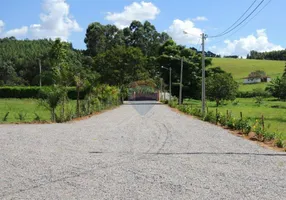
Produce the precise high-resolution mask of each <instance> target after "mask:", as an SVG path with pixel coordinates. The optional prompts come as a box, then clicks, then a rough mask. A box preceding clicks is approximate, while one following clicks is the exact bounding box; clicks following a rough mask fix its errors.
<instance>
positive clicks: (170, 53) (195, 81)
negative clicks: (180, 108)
mask: <svg viewBox="0 0 286 200" xmlns="http://www.w3.org/2000/svg"><path fill="white" fill-rule="evenodd" d="M159 55H160V56H159V57H158V59H157V62H158V71H159V72H160V73H161V74H162V76H163V79H164V82H165V83H168V84H169V71H167V70H164V69H162V68H159V67H160V66H164V67H167V68H169V67H171V68H172V85H173V88H172V95H176V96H178V95H179V82H180V72H181V59H182V58H183V61H184V62H183V64H184V67H183V72H184V73H183V86H184V87H183V96H184V97H192V98H199V97H200V91H201V90H200V80H201V74H202V72H201V69H202V68H201V54H199V53H197V52H196V51H194V50H193V49H190V48H185V47H184V46H180V45H177V44H176V43H175V42H174V41H173V40H169V41H167V42H166V43H165V44H164V45H162V46H161V47H160V49H159ZM210 64H211V60H210V59H206V67H207V66H209V65H210Z"/></svg>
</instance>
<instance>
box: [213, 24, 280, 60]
mask: <svg viewBox="0 0 286 200" xmlns="http://www.w3.org/2000/svg"><path fill="white" fill-rule="evenodd" d="M224 43H225V44H226V47H224V48H217V47H216V46H213V47H211V48H210V50H212V51H214V52H216V53H218V54H221V55H239V56H243V57H245V56H246V55H247V54H248V53H249V52H250V51H251V50H255V51H259V52H267V51H274V50H283V49H284V48H283V47H282V46H280V45H275V44H273V43H271V42H269V41H268V37H267V34H266V30H265V29H260V30H257V31H256V36H255V35H253V34H252V35H248V36H247V37H244V38H243V37H242V38H240V39H238V40H233V41H230V40H225V41H224Z"/></svg>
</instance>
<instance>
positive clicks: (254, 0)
mask: <svg viewBox="0 0 286 200" xmlns="http://www.w3.org/2000/svg"><path fill="white" fill-rule="evenodd" d="M256 1H257V0H254V1H253V2H252V4H251V5H250V6H249V7H248V8H247V10H246V11H245V12H244V13H243V14H242V15H241V16H240V17H239V18H238V19H237V20H236V21H235V22H234V23H233V24H232V25H231V26H230V27H228V28H227V29H226V30H225V31H223V32H222V33H220V34H223V33H225V32H226V31H228V30H229V29H231V28H232V27H233V26H235V24H236V23H237V22H239V20H241V18H242V17H244V15H245V14H246V13H247V12H248V11H249V10H250V8H252V6H253V5H254V4H255V3H256Z"/></svg>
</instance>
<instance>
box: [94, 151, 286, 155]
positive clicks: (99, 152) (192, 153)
mask: <svg viewBox="0 0 286 200" xmlns="http://www.w3.org/2000/svg"><path fill="white" fill-rule="evenodd" d="M89 153H91V154H113V153H114V154H132V155H134V153H130V152H101V151H90V152H89ZM136 154H144V155H165V156H168V155H247V156H251V155H253V156H286V154H283V153H281V154H279V153H273V154H271V153H235V152H222V153H215V152H187V153H136Z"/></svg>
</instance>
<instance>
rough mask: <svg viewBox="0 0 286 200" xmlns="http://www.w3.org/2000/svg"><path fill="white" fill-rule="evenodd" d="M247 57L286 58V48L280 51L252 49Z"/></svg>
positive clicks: (262, 58)
mask: <svg viewBox="0 0 286 200" xmlns="http://www.w3.org/2000/svg"><path fill="white" fill-rule="evenodd" d="M247 59H258V60H286V49H285V50H280V51H270V52H257V51H250V53H249V54H247Z"/></svg>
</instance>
